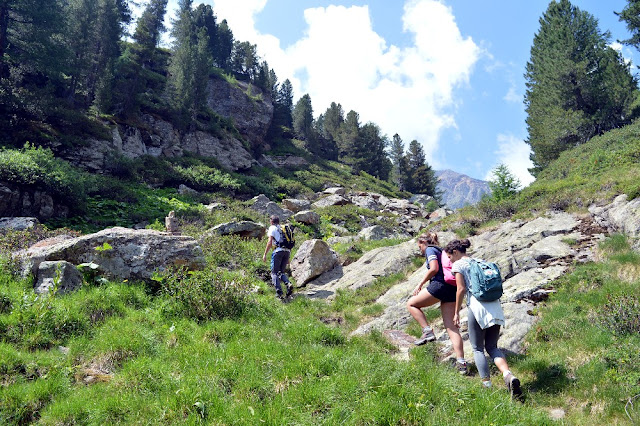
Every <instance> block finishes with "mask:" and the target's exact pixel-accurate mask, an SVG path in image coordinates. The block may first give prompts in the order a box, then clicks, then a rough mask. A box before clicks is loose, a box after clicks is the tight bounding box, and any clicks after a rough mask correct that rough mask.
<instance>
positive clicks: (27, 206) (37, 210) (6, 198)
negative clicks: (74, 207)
mask: <svg viewBox="0 0 640 426" xmlns="http://www.w3.org/2000/svg"><path fill="white" fill-rule="evenodd" d="M68 215H69V207H67V206H66V205H64V204H62V203H61V202H60V201H59V200H58V199H56V200H54V197H53V196H52V195H51V194H49V193H48V192H46V191H44V190H42V189H39V188H31V187H26V186H19V185H15V184H12V183H7V182H0V216H34V217H37V218H38V219H40V220H47V219H51V218H53V217H59V218H65V217H67V216H68Z"/></svg>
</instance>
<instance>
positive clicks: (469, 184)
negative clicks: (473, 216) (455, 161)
mask: <svg viewBox="0 0 640 426" xmlns="http://www.w3.org/2000/svg"><path fill="white" fill-rule="evenodd" d="M436 177H437V178H438V183H437V185H436V188H437V190H438V191H440V192H442V202H443V203H444V204H445V205H446V206H447V207H448V208H450V209H457V208H460V207H463V206H464V205H466V204H475V203H477V202H478V201H480V199H481V198H482V196H483V195H484V194H488V193H490V192H491V189H490V188H489V184H488V183H487V182H485V181H482V180H478V179H473V178H471V177H469V176H466V175H463V174H460V173H456V172H454V171H452V170H439V171H436Z"/></svg>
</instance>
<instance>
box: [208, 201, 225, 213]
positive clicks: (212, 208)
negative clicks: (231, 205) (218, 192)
mask: <svg viewBox="0 0 640 426" xmlns="http://www.w3.org/2000/svg"><path fill="white" fill-rule="evenodd" d="M225 207H226V206H225V205H224V204H222V203H211V204H207V205H206V206H204V208H205V209H207V211H208V212H209V213H211V212H213V211H215V210H221V209H224V208H225Z"/></svg>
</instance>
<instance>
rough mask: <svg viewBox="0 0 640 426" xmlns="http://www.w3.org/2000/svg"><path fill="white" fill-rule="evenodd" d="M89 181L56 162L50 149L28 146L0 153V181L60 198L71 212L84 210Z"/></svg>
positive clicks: (75, 171)
mask: <svg viewBox="0 0 640 426" xmlns="http://www.w3.org/2000/svg"><path fill="white" fill-rule="evenodd" d="M91 180H92V179H91V176H90V175H89V174H87V173H84V172H81V171H79V170H77V169H75V168H74V167H73V166H71V165H70V164H69V163H67V162H66V161H64V160H60V159H58V158H55V157H54V155H53V152H51V150H50V149H45V148H36V147H34V146H31V145H28V144H27V145H25V146H24V148H23V149H21V150H15V149H0V181H5V182H10V183H12V184H15V185H19V186H26V187H32V188H42V189H43V190H45V191H47V192H48V193H50V194H52V195H53V196H54V197H59V198H62V200H63V201H64V202H65V203H66V204H68V205H69V207H70V208H71V209H72V210H74V211H83V210H84V209H85V207H86V204H85V199H86V195H87V188H88V186H89V185H90V183H91Z"/></svg>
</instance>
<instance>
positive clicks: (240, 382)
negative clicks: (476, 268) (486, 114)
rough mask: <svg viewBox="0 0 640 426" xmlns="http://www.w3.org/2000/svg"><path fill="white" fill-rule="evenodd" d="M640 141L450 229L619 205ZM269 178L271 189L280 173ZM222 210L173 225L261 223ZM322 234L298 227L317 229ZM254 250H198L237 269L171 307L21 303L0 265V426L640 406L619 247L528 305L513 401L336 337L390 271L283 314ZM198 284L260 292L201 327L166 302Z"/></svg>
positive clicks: (580, 156)
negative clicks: (521, 399)
mask: <svg viewBox="0 0 640 426" xmlns="http://www.w3.org/2000/svg"><path fill="white" fill-rule="evenodd" d="M639 133H640V130H639V128H638V125H637V124H634V125H631V126H628V127H626V128H623V129H618V130H615V131H613V132H610V133H608V134H606V135H603V136H602V137H599V138H595V139H594V140H593V141H592V142H591V143H589V144H587V145H585V146H582V147H578V148H577V149H576V150H575V152H572V153H566V154H564V155H563V156H562V158H561V159H560V160H559V161H558V162H557V163H555V164H554V165H552V167H550V169H549V170H548V171H546V172H545V174H544V175H543V176H541V177H540V179H539V181H538V182H536V183H534V184H533V185H531V186H530V187H529V188H527V189H526V190H525V191H523V192H522V194H521V195H520V198H519V199H518V200H517V201H516V202H513V201H512V202H511V203H512V204H511V205H508V206H507V207H506V208H505V207H504V206H501V205H497V206H491V209H485V211H483V210H482V208H479V209H476V210H470V209H467V210H463V213H462V214H461V215H460V216H458V217H457V218H456V219H455V220H458V221H461V219H460V218H461V217H462V221H464V220H465V218H466V219H468V218H470V217H472V218H473V219H474V220H476V222H474V224H482V223H483V222H482V221H483V220H484V221H485V222H486V221H487V220H489V221H491V220H492V219H493V218H492V217H491V216H490V215H488V214H487V212H493V213H495V212H496V211H497V212H498V214H506V213H505V211H507V212H508V211H509V210H510V209H511V210H513V211H515V212H516V213H517V214H520V215H526V214H531V213H529V211H530V208H531V207H533V208H535V209H536V210H543V209H545V208H548V207H555V208H566V209H575V208H578V209H580V208H584V206H586V205H588V203H590V202H593V201H596V200H601V199H602V200H607V199H610V198H611V196H613V195H615V194H617V193H619V192H629V193H631V194H634V192H633V191H634V190H636V191H637V188H638V184H637V182H638V181H637V179H634V177H637V172H638V167H637V165H636V164H635V162H634V160H633V159H634V158H638V156H639V155H640V138H638V137H637V135H638V134H639ZM614 142H615V145H614V146H608V145H611V144H613V143H614ZM335 167H340V166H338V165H336V166H335ZM308 177H309V178H311V176H308ZM256 178H261V177H260V176H257V177H256ZM270 178H271V179H273V180H277V179H280V178H278V177H274V176H271V177H270ZM334 178H335V179H336V180H337V179H340V177H339V176H334ZM363 178H364V179H368V178H367V177H366V176H364V177H363ZM284 179H285V185H284V186H286V185H287V183H286V182H287V181H289V179H290V178H284ZM323 179H326V178H323ZM291 182H293V180H291ZM336 183H342V182H340V181H338V182H336ZM281 187H283V185H281ZM369 189H374V188H372V187H370V188H369ZM378 191H379V192H383V191H381V190H380V188H378ZM634 195H635V194H634ZM170 199H171V198H170ZM565 200H569V202H568V203H567V202H566V201H565ZM195 201H198V200H195ZM195 201H189V200H188V199H185V200H184V201H183V202H185V203H187V204H191V203H195ZM559 201H562V202H561V203H558V202H559ZM227 202H228V204H229V207H228V208H227V209H225V210H222V211H218V212H215V213H214V214H213V215H205V214H201V213H194V214H191V215H190V216H185V217H184V218H183V220H184V221H185V222H184V225H185V228H186V230H187V232H196V231H195V230H197V229H202V228H203V227H206V226H208V225H210V224H212V223H219V222H220V221H223V220H226V219H229V218H233V217H245V216H248V217H249V218H252V219H260V218H259V217H256V215H255V213H251V212H250V211H248V210H245V209H243V206H242V204H241V203H239V202H237V201H231V200H227ZM125 204H126V203H125ZM116 208H120V207H116ZM122 208H123V209H124V208H126V206H122ZM353 213H354V212H352V213H348V214H347V215H346V216H345V219H348V217H349V216H350V215H351V214H353ZM338 214H339V213H338V212H334V211H331V212H327V214H326V215H324V216H326V217H328V216H329V215H338ZM465 215H466V216H465ZM116 217H117V216H116ZM122 217H126V216H125V215H124V214H123V215H122ZM326 217H325V221H326V220H327V218H326ZM459 223H460V222H459ZM322 226H323V225H321V227H320V228H319V229H317V230H305V232H306V231H309V232H308V235H311V234H312V233H314V232H319V233H320V234H322V233H323V232H324V231H323V230H322ZM325 226H326V222H325ZM12 238H13V239H14V240H15V239H18V238H16V236H15V235H14V236H13V237H12ZM263 243H264V242H257V241H250V242H244V241H241V240H237V239H233V238H220V239H212V240H208V241H207V242H206V243H205V245H204V249H205V252H206V254H207V256H208V260H209V264H210V266H211V270H212V271H213V269H215V268H216V267H217V266H223V267H225V268H229V269H231V270H235V272H230V273H229V274H231V275H228V276H226V275H225V276H218V275H215V276H214V275H211V276H214V277H215V279H213V280H208V279H206V278H207V277H208V276H209V275H206V274H211V273H213V272H211V271H210V272H206V271H205V274H204V275H203V277H201V278H198V277H192V278H191V281H190V282H193V283H194V284H198V285H184V286H180V287H179V288H182V289H184V291H183V293H181V294H179V297H176V296H175V294H174V296H173V297H169V296H168V295H167V294H164V293H163V292H162V291H160V290H159V288H148V287H143V286H139V285H133V284H131V283H110V284H107V285H102V286H95V285H88V286H86V287H85V288H83V289H82V290H81V291H79V292H78V293H76V294H73V295H69V296H65V297H59V298H53V299H48V298H38V299H36V298H34V297H33V296H31V294H32V293H31V289H30V285H29V283H27V282H22V281H18V280H16V278H14V277H13V276H11V275H10V274H9V273H8V270H9V269H10V268H9V266H7V265H4V266H3V267H2V272H1V273H0V336H1V337H2V343H1V344H0V377H1V379H2V380H1V382H0V421H2V423H7V424H18V423H28V422H32V421H39V422H41V423H43V424H70V423H76V424H98V423H133V422H140V423H164V424H166V423H167V422H174V423H191V424H198V423H209V424H211V423H213V424H256V423H260V421H263V422H265V423H267V424H281V423H300V424H335V423H346V424H391V423H395V424H397V423H404V424H451V423H454V422H458V423H459V422H462V423H463V424H468V423H477V424H490V423H493V424H514V423H518V424H544V423H551V421H550V420H549V419H548V417H547V410H548V409H549V408H555V407H562V408H564V409H565V410H567V412H568V414H567V417H566V419H565V421H566V423H568V424H585V423H586V424H611V423H619V424H624V423H632V422H634V421H638V409H637V408H634V407H633V405H630V404H628V401H629V400H630V399H631V398H633V397H634V396H635V395H637V394H638V393H640V389H639V387H640V382H639V377H638V373H637V371H638V370H639V365H640V359H638V357H637V354H638V353H640V341H639V339H638V332H639V331H640V330H639V329H638V328H634V327H636V326H637V327H640V326H638V325H637V324H635V323H633V320H631V321H627V320H625V318H632V319H633V318H637V316H638V315H640V307H638V306H639V305H638V304H639V302H638V294H639V291H638V276H640V274H638V273H636V272H637V271H638V270H639V269H638V268H640V266H638V265H640V260H638V257H637V255H636V254H634V253H632V252H630V251H629V248H628V246H627V244H626V242H625V241H624V239H623V238H622V239H620V238H618V237H616V238H613V239H611V240H609V242H607V243H606V245H605V246H604V247H603V249H602V250H603V258H604V259H607V260H606V261H605V262H603V263H598V264H589V265H584V266H579V267H577V268H576V271H575V272H574V273H572V274H569V275H567V276H566V277H564V278H563V279H561V280H560V281H559V282H558V283H557V285H558V288H559V290H558V293H557V295H554V296H552V298H551V299H550V301H549V302H548V303H547V304H546V305H544V306H542V307H541V308H540V309H539V311H538V313H539V314H540V316H541V322H540V323H539V324H538V327H537V328H536V329H535V330H534V331H533V332H532V333H531V335H530V336H529V346H528V352H527V355H525V356H518V357H512V358H510V363H511V364H512V366H513V368H514V370H515V371H517V372H518V373H519V374H520V375H521V376H522V378H523V383H524V388H525V390H526V392H527V396H528V400H527V403H526V404H525V405H519V404H512V403H510V402H509V401H508V398H507V396H506V394H505V392H504V388H503V387H502V386H501V383H500V380H499V377H495V382H496V387H495V390H494V391H491V392H486V391H482V389H480V387H479V385H478V381H477V377H476V378H464V377H459V376H457V375H456V373H455V372H454V371H453V370H450V369H448V368H446V367H444V366H442V365H440V364H437V363H436V362H435V361H434V352H433V350H434V348H432V347H420V348H417V349H416V350H414V351H413V354H414V357H413V358H412V360H411V361H410V362H408V363H405V362H400V361H396V360H394V359H393V358H392V357H391V355H392V353H393V350H392V348H390V347H389V345H388V344H386V343H385V342H384V340H383V339H382V338H381V336H379V335H377V334H373V335H371V336H367V337H363V338H349V337H347V336H348V333H349V331H350V330H352V329H353V328H354V327H355V326H356V325H357V324H358V322H359V321H361V320H362V319H363V318H364V317H366V316H370V315H376V314H377V313H379V311H380V310H379V309H377V308H376V306H375V305H372V301H373V300H375V296H376V294H379V293H382V292H384V289H385V288H388V287H389V286H390V285H392V284H393V282H395V280H399V279H402V276H401V275H399V276H396V277H390V278H389V279H386V280H381V282H380V283H379V284H377V285H376V286H374V288H373V289H371V290H361V291H360V292H355V293H342V294H341V295H340V296H339V297H338V298H337V299H336V301H335V302H334V303H333V304H325V303H322V302H318V301H311V300H305V299H296V300H295V301H294V302H292V303H290V304H287V305H281V304H278V303H276V301H275V300H274V298H273V295H272V290H271V289H270V288H269V287H268V285H267V284H265V283H264V282H262V281H260V279H259V278H258V277H259V276H263V275H264V274H265V272H266V266H265V265H264V264H262V263H261V262H260V261H259V255H260V253H261V250H262V249H263ZM233 274H236V275H233ZM198 279H200V281H198ZM167 280H168V281H170V278H168V279H167ZM212 281H214V282H215V283H217V284H224V283H225V282H230V281H234V282H235V281H237V282H238V283H242V284H243V285H245V286H250V285H258V286H259V288H260V289H261V292H259V293H257V294H252V295H249V296H247V299H246V300H244V302H243V303H242V304H241V309H236V310H231V311H229V312H230V313H229V314H228V315H227V316H226V317H224V318H217V319H212V320H202V319H200V320H198V319H197V317H196V316H194V312H193V310H192V309H190V308H189V305H188V304H187V305H179V304H177V302H176V300H181V301H188V302H197V301H203V302H211V300H209V298H208V296H210V293H212V292H204V293H203V292H200V293H198V288H199V285H200V284H203V283H205V282H209V283H210V282H212ZM158 285H159V286H160V287H162V286H161V285H160V284H158ZM205 288H206V286H205ZM174 290H175V289H174ZM200 290H201V289H200ZM368 291H369V292H370V293H367V292H368ZM609 295H614V296H613V297H614V298H613V299H611V300H609V299H608V298H607V297H608V296H609ZM617 296H620V297H617ZM225 300H226V299H222V301H221V303H223V304H224V303H227V302H228V301H225ZM213 302H216V300H214V301H213ZM217 302H220V300H217ZM607 306H613V307H615V309H613V308H607ZM620 312H622V314H620ZM619 324H622V325H625V326H628V327H627V328H624V327H622V326H620V327H618V325H619ZM618 328H620V329H618ZM628 330H631V331H632V332H631V333H629V332H628ZM58 346H63V347H65V348H68V349H69V353H68V354H67V355H65V354H64V352H63V351H61V350H60V349H59V348H58ZM87 377H93V379H90V378H87ZM92 380H93V382H92ZM87 382H91V384H86V383H87ZM632 402H633V401H632ZM635 402H636V404H635V405H636V406H637V405H638V403H637V401H635Z"/></svg>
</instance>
